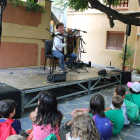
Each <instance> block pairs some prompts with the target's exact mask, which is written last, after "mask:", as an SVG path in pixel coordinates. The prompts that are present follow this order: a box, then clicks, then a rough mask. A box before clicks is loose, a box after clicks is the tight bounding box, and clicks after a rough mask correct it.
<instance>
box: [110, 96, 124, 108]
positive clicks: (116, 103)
mask: <svg viewBox="0 0 140 140" xmlns="http://www.w3.org/2000/svg"><path fill="white" fill-rule="evenodd" d="M112 104H113V106H114V107H115V108H121V107H122V104H123V97H122V96H120V95H116V96H114V97H113V98H112Z"/></svg>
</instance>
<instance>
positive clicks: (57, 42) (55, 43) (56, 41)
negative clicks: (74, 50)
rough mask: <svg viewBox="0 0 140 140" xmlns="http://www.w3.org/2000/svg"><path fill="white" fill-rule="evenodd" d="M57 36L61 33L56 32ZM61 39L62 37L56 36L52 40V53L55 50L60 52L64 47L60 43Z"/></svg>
mask: <svg viewBox="0 0 140 140" xmlns="http://www.w3.org/2000/svg"><path fill="white" fill-rule="evenodd" d="M57 34H61V33H59V32H56V35H57ZM62 39H63V36H59V35H58V36H55V37H54V40H53V51H56V50H59V51H62V49H63V47H65V46H66V45H65V44H64V43H62ZM56 48H57V49H56Z"/></svg>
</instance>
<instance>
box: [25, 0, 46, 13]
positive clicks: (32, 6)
mask: <svg viewBox="0 0 140 140" xmlns="http://www.w3.org/2000/svg"><path fill="white" fill-rule="evenodd" d="M25 8H26V11H27V12H29V11H31V10H33V11H34V12H35V13H37V11H38V10H40V11H41V12H42V13H45V10H44V9H43V5H39V4H37V3H36V2H35V1H34V0H27V6H25Z"/></svg>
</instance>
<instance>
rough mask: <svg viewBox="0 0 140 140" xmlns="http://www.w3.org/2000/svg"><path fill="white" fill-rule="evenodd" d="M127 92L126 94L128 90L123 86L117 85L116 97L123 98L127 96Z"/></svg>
mask: <svg viewBox="0 0 140 140" xmlns="http://www.w3.org/2000/svg"><path fill="white" fill-rule="evenodd" d="M125 92H126V89H125V88H124V87H123V86H121V85H116V88H115V91H114V94H115V95H120V96H122V97H123V96H124V95H125Z"/></svg>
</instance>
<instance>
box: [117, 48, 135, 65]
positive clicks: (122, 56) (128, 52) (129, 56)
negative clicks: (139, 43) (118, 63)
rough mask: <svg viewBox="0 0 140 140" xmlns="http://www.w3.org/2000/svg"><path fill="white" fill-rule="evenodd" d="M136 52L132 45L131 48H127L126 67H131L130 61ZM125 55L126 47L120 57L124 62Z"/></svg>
mask: <svg viewBox="0 0 140 140" xmlns="http://www.w3.org/2000/svg"><path fill="white" fill-rule="evenodd" d="M134 52H135V50H133V49H132V45H131V46H127V47H126V56H125V65H128V64H129V65H130V63H129V62H128V60H129V59H130V58H131V57H132V56H133V54H134ZM124 53H125V46H124V47H123V49H122V52H121V53H119V57H120V58H121V59H122V60H124Z"/></svg>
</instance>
